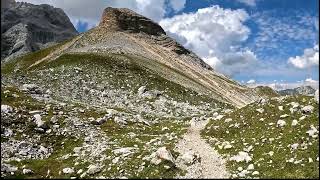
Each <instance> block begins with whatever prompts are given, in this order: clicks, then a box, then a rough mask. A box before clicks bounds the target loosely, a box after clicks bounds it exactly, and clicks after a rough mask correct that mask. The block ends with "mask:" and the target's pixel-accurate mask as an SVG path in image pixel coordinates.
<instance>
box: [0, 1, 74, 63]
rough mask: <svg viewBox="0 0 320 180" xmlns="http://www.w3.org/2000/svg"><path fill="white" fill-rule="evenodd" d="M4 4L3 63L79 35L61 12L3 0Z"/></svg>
mask: <svg viewBox="0 0 320 180" xmlns="http://www.w3.org/2000/svg"><path fill="white" fill-rule="evenodd" d="M1 4H2V6H1V61H3V60H9V59H12V58H13V57H17V56H19V55H23V54H26V53H29V52H34V51H37V50H39V49H42V48H45V47H48V46H50V45H53V44H55V43H58V42H62V41H64V40H67V39H69V38H72V37H74V36H76V35H77V31H76V29H75V28H74V27H73V25H72V23H71V22H70V20H69V18H68V16H67V15H66V14H65V13H64V12H63V10H62V9H59V8H54V7H53V6H50V5H46V4H41V5H33V4H30V3H25V2H15V1H14V0H10V1H9V0H1Z"/></svg>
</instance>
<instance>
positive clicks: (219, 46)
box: [160, 6, 257, 76]
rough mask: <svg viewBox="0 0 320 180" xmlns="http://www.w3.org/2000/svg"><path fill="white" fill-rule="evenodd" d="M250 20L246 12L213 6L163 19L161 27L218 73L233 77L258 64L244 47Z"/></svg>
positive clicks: (250, 52) (252, 54)
mask: <svg viewBox="0 0 320 180" xmlns="http://www.w3.org/2000/svg"><path fill="white" fill-rule="evenodd" d="M248 18H249V15H248V14H247V13H246V11H244V10H242V9H238V10H231V9H223V8H220V7H219V6H211V7H208V8H203V9H198V11H196V12H194V13H188V14H182V15H176V16H173V17H172V18H166V19H163V20H161V21H160V25H161V26H162V27H163V28H164V29H165V31H167V33H168V35H170V36H172V37H173V38H175V39H176V40H178V41H179V42H180V43H181V44H183V45H184V46H185V47H187V48H189V49H191V50H192V51H194V52H195V53H196V54H197V55H199V56H200V57H201V58H202V59H203V60H204V61H205V62H206V63H207V64H209V65H210V66H212V67H213V68H214V69H215V70H217V71H219V72H221V73H224V74H226V75H229V76H232V75H234V74H236V73H239V72H241V71H243V70H245V69H247V68H250V67H251V66H252V64H254V63H256V62H257V58H256V56H255V54H254V53H253V52H252V51H250V50H249V49H243V48H240V47H241V43H243V42H244V41H246V40H247V39H248V36H249V34H250V29H249V28H248V27H247V26H245V25H244V24H243V23H244V22H245V21H246V20H247V19H248Z"/></svg>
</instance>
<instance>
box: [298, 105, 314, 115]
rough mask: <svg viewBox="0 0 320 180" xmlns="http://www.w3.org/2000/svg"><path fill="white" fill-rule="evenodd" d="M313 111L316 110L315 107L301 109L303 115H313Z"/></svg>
mask: <svg viewBox="0 0 320 180" xmlns="http://www.w3.org/2000/svg"><path fill="white" fill-rule="evenodd" d="M313 109H314V107H313V106H311V105H308V106H305V107H303V108H302V109H301V112H302V113H303V114H311V113H312V111H313Z"/></svg>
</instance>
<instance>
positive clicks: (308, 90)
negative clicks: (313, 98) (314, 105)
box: [278, 86, 316, 96]
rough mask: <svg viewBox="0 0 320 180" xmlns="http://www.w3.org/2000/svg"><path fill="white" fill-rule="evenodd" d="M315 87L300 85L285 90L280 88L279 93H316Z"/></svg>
mask: <svg viewBox="0 0 320 180" xmlns="http://www.w3.org/2000/svg"><path fill="white" fill-rule="evenodd" d="M315 91H316V90H315V89H313V88H312V87H311V86H300V87H297V88H294V89H285V90H279V91H278V93H279V94H280V95H282V96H285V95H298V94H300V95H314V93H315Z"/></svg>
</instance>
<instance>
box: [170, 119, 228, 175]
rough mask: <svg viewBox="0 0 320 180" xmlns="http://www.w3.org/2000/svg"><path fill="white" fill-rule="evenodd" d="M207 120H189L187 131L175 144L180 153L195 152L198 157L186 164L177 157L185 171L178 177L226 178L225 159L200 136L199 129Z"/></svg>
mask: <svg viewBox="0 0 320 180" xmlns="http://www.w3.org/2000/svg"><path fill="white" fill-rule="evenodd" d="M207 123H208V121H207V120H206V121H194V120H192V121H191V126H190V127H189V129H188V132H187V133H186V134H185V135H184V136H183V139H181V140H180V141H179V142H178V144H177V145H176V151H178V152H179V153H180V154H182V155H183V154H186V153H188V152H189V153H190V152H192V153H195V154H197V156H199V157H200V161H196V162H194V163H193V164H191V165H189V166H187V165H185V163H183V161H182V160H179V158H177V165H178V167H180V168H182V169H184V170H186V171H187V173H186V175H185V176H183V177H178V178H228V177H229V173H228V172H227V170H226V167H225V160H224V159H222V158H221V157H220V155H219V154H218V152H217V151H215V150H214V149H213V148H212V147H211V146H210V145H209V144H208V143H207V142H206V141H205V140H204V139H202V138H201V136H200V131H201V130H202V129H203V128H204V127H205V126H206V124H207Z"/></svg>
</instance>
